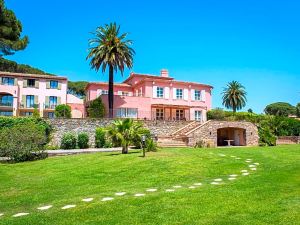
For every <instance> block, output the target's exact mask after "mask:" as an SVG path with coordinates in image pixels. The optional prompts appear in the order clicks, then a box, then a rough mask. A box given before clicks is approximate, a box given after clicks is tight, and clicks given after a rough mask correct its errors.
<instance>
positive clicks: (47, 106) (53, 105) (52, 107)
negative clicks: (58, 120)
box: [44, 104, 57, 109]
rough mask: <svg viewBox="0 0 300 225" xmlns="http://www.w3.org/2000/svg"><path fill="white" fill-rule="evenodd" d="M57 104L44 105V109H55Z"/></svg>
mask: <svg viewBox="0 0 300 225" xmlns="http://www.w3.org/2000/svg"><path fill="white" fill-rule="evenodd" d="M56 106H57V104H44V109H55V107H56Z"/></svg>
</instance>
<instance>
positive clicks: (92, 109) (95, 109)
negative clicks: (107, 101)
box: [87, 97, 105, 118]
mask: <svg viewBox="0 0 300 225" xmlns="http://www.w3.org/2000/svg"><path fill="white" fill-rule="evenodd" d="M87 111H88V115H89V117H90V118H103V117H104V116H105V107H104V104H103V102H102V99H101V97H98V98H96V99H95V100H93V101H91V102H90V105H89V108H88V110H87Z"/></svg>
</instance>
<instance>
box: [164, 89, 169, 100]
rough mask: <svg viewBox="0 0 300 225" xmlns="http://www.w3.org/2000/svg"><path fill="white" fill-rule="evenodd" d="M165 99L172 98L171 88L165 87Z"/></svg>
mask: <svg viewBox="0 0 300 225" xmlns="http://www.w3.org/2000/svg"><path fill="white" fill-rule="evenodd" d="M164 92H165V99H169V98H170V88H169V87H165V91H164Z"/></svg>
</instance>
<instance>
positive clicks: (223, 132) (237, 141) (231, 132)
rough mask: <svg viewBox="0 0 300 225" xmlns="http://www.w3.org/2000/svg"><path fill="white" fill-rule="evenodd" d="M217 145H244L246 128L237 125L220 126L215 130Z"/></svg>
mask: <svg viewBox="0 0 300 225" xmlns="http://www.w3.org/2000/svg"><path fill="white" fill-rule="evenodd" d="M217 134H218V137H217V144H218V146H230V145H232V146H245V145H246V130H245V129H242V128H237V127H226V128H220V129H218V131H217Z"/></svg>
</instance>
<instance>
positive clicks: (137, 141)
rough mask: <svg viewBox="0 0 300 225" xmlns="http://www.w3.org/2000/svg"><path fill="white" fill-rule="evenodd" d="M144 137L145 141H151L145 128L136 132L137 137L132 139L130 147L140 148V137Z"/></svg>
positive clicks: (149, 134)
mask: <svg viewBox="0 0 300 225" xmlns="http://www.w3.org/2000/svg"><path fill="white" fill-rule="evenodd" d="M143 135H145V136H146V139H147V140H148V139H151V133H150V130H149V129H147V128H140V129H139V130H138V132H137V135H136V136H135V137H134V138H133V139H132V145H134V146H135V147H136V148H139V149H140V148H142V140H141V139H142V136H143Z"/></svg>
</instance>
